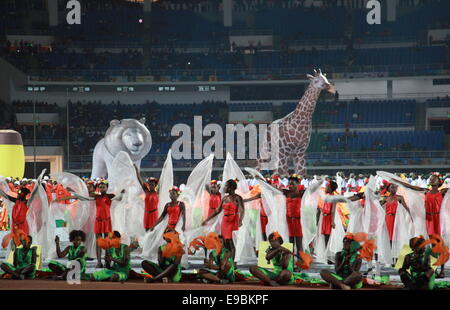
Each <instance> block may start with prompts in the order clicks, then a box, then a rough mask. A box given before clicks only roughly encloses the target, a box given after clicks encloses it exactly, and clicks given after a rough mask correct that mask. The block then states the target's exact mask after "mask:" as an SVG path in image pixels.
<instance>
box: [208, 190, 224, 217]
mask: <svg viewBox="0 0 450 310" xmlns="http://www.w3.org/2000/svg"><path fill="white" fill-rule="evenodd" d="M221 200H222V196H221V195H220V193H219V194H211V196H210V197H209V209H208V217H210V216H211V214H213V213H214V212H215V211H216V209H217V208H218V207H219V206H220V201H221Z"/></svg>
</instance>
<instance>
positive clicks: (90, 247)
mask: <svg viewBox="0 0 450 310" xmlns="http://www.w3.org/2000/svg"><path fill="white" fill-rule="evenodd" d="M52 179H54V180H56V181H57V182H58V183H59V184H61V185H63V186H64V187H65V188H70V189H72V190H73V191H74V192H75V193H76V194H78V195H81V196H83V197H88V196H89V193H88V189H87V187H86V184H85V183H84V182H83V180H82V179H81V178H80V177H78V176H76V175H74V174H72V173H68V172H61V173H57V174H55V175H52ZM95 213H96V209H95V201H94V202H92V201H82V200H75V202H72V203H71V204H62V203H58V202H56V201H53V202H52V203H51V204H50V216H51V217H52V219H51V223H54V221H55V220H56V219H64V221H65V222H66V223H67V231H68V232H70V231H72V230H74V229H76V230H82V231H84V232H85V233H86V241H85V242H84V245H85V247H86V250H87V254H88V256H89V257H95V254H96V253H95V249H96V244H95V233H94V225H95Z"/></svg>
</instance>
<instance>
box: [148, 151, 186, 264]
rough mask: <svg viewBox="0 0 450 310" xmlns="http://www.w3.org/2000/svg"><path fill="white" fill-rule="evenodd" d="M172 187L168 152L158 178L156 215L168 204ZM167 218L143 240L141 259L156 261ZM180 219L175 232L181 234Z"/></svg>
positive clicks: (170, 158)
mask: <svg viewBox="0 0 450 310" xmlns="http://www.w3.org/2000/svg"><path fill="white" fill-rule="evenodd" d="M172 186H173V167H172V151H171V150H169V153H168V154H167V158H166V161H165V162H164V166H163V169H162V171H161V176H160V178H159V190H158V196H159V201H158V214H159V215H160V216H161V214H162V212H163V211H164V207H165V205H166V204H167V203H168V202H170V196H169V189H170V188H171V187H172ZM168 222H169V218H168V217H167V216H166V218H165V219H164V220H163V221H162V222H161V223H159V224H158V226H156V227H155V229H154V230H153V231H150V230H149V231H148V232H147V233H146V234H145V236H144V238H143V245H142V257H144V258H148V259H149V260H152V261H155V262H156V261H157V260H158V248H159V247H160V246H161V245H163V244H164V239H163V234H164V230H165V229H166V227H167V223H168ZM181 225H182V221H181V218H180V220H179V221H178V224H177V226H176V228H175V229H176V231H177V232H181V229H180V228H181Z"/></svg>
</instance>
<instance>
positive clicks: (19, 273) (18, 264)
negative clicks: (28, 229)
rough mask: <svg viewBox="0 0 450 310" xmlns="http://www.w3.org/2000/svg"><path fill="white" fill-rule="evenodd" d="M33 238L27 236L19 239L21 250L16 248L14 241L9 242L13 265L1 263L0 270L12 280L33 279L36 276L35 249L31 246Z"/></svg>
mask: <svg viewBox="0 0 450 310" xmlns="http://www.w3.org/2000/svg"><path fill="white" fill-rule="evenodd" d="M32 242H33V238H32V237H31V236H28V240H27V239H26V238H21V239H20V243H22V247H21V248H17V247H16V245H15V244H14V241H13V240H11V248H12V250H13V251H14V263H13V264H10V263H2V264H1V268H2V270H3V271H4V272H6V273H7V274H10V275H11V276H12V278H13V279H19V280H24V279H34V277H35V274H36V247H35V246H31V244H32Z"/></svg>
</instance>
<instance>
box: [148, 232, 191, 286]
mask: <svg viewBox="0 0 450 310" xmlns="http://www.w3.org/2000/svg"><path fill="white" fill-rule="evenodd" d="M163 238H164V240H165V241H166V242H167V244H165V245H162V246H160V247H159V249H158V264H156V263H154V262H151V261H148V260H144V261H143V262H142V268H143V269H144V270H145V271H146V272H147V273H148V274H150V275H151V276H152V278H146V279H144V281H145V282H147V283H151V282H156V281H159V280H162V279H164V278H166V279H169V280H170V281H171V282H180V281H181V257H182V253H181V252H178V251H176V250H175V251H172V249H170V248H171V247H175V246H174V244H170V243H176V244H179V246H181V250H182V244H181V243H180V242H179V239H178V233H177V232H175V231H174V230H172V229H170V228H168V229H166V232H165V233H164V236H163ZM166 251H167V252H166ZM166 253H172V254H169V255H166Z"/></svg>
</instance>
